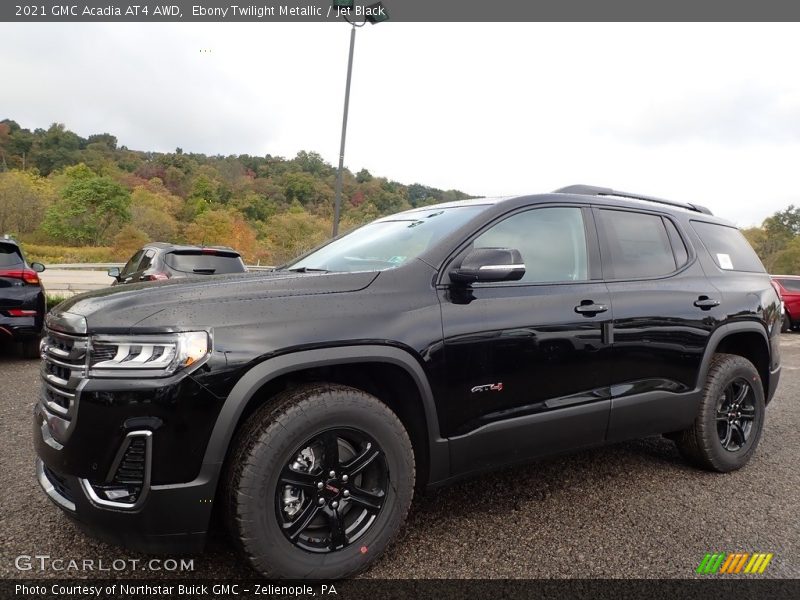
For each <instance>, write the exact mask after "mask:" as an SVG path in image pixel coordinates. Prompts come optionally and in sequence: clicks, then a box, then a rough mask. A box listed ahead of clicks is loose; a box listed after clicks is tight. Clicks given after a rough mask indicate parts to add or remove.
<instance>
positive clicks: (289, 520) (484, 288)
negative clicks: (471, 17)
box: [34, 186, 782, 578]
mask: <svg viewBox="0 0 800 600" xmlns="http://www.w3.org/2000/svg"><path fill="white" fill-rule="evenodd" d="M781 319H782V315H781V304H780V300H779V298H778V295H777V293H776V291H775V289H774V288H773V286H772V285H771V283H770V278H769V276H768V275H767V274H766V273H765V272H764V268H763V266H762V265H761V263H760V261H759V259H758V258H757V256H756V255H755V253H754V252H753V250H752V249H751V248H750V246H749V245H748V244H747V242H746V241H745V239H744V237H743V236H742V235H741V233H740V232H739V231H738V230H737V229H736V228H735V227H733V226H732V225H730V224H729V223H727V222H725V221H722V220H720V219H718V218H715V217H714V216H712V215H711V214H710V213H709V211H708V210H707V209H705V208H702V207H700V206H696V205H691V204H679V203H674V202H669V201H665V200H658V199H655V198H648V197H644V196H638V195H632V194H626V193H622V192H615V191H613V190H609V189H604V188H593V187H588V186H573V187H570V188H564V189H562V190H559V191H558V192H555V193H552V194H543V195H536V196H524V197H514V198H498V199H477V200H469V201H463V202H456V203H451V204H442V205H437V206H428V207H425V208H419V209H415V210H411V211H407V212H404V213H400V214H397V215H394V216H390V217H386V218H383V219H379V220H377V221H375V222H373V223H371V224H369V225H366V226H364V227H362V228H360V229H358V230H356V231H354V232H352V233H350V234H348V235H345V236H343V237H341V238H339V239H336V240H334V241H331V242H330V243H328V244H327V245H325V246H323V247H321V248H319V249H317V250H315V251H313V252H311V253H309V254H307V255H305V256H304V257H301V258H300V259H299V260H297V261H296V262H294V263H292V264H289V265H287V266H285V267H281V268H278V269H277V270H275V271H274V272H269V273H250V274H236V275H228V276H222V277H219V278H197V279H191V278H190V279H184V280H179V281H165V282H157V283H145V284H135V285H129V286H121V287H115V288H113V289H106V290H102V291H98V292H92V293H89V294H84V295H81V296H77V297H75V298H74V299H71V300H68V301H66V302H64V303H62V304H61V305H59V307H58V308H57V309H56V310H54V311H53V312H52V313H50V314H49V316H48V318H47V323H46V331H45V337H44V339H43V341H42V345H41V353H42V358H43V365H42V379H43V385H42V391H41V397H40V401H39V402H38V404H37V405H36V408H35V416H34V439H35V445H36V451H37V454H38V460H37V471H38V479H39V482H40V483H41V486H42V487H43V488H44V491H45V492H46V493H47V495H48V496H49V497H50V498H51V499H52V500H53V501H54V502H55V503H56V504H57V505H58V506H59V507H61V508H62V509H63V510H64V511H65V512H66V513H67V514H68V515H69V516H70V517H72V518H74V519H75V520H76V521H78V522H79V523H80V524H82V526H83V527H84V528H86V529H87V530H89V531H90V532H94V533H95V534H96V535H99V536H101V537H104V538H106V539H109V540H112V541H117V542H120V543H122V544H126V545H129V546H133V547H138V548H140V549H145V550H153V551H175V550H176V549H180V550H187V551H191V550H193V549H195V548H197V547H198V546H200V545H202V542H203V540H204V536H205V532H206V530H207V529H208V526H209V522H210V518H211V514H212V508H214V505H215V504H219V505H221V508H222V509H223V513H224V514H225V516H226V521H227V525H228V527H229V529H230V532H231V535H232V537H233V539H234V540H235V541H236V544H237V545H238V547H239V548H240V550H241V551H242V553H243V555H244V556H245V557H246V558H247V560H248V561H249V562H250V564H251V565H252V566H253V567H254V568H255V569H256V570H257V571H259V572H260V573H261V574H263V575H265V576H270V577H273V576H277V577H290V578H305V577H320V578H334V577H344V576H348V575H352V574H354V573H355V572H357V571H359V570H360V569H362V568H364V567H365V566H367V565H368V564H370V563H371V562H372V561H373V560H374V559H375V558H376V557H377V556H379V555H380V554H381V552H383V551H384V550H385V549H386V547H387V545H388V544H389V543H390V541H391V540H392V538H393V537H394V536H395V534H396V533H397V532H398V530H399V528H400V526H401V525H402V523H403V520H404V519H405V516H406V513H407V511H408V508H409V505H410V503H411V499H412V495H413V493H414V490H415V488H418V487H426V486H435V485H439V484H443V483H446V482H448V481H450V480H453V479H455V478H458V477H462V476H465V475H468V474H472V473H476V472H479V471H483V470H486V469H492V468H496V467H498V466H499V465H506V464H511V463H520V462H524V461H528V460H530V459H532V458H534V457H537V456H541V455H545V454H551V453H555V452H563V451H568V450H574V449H576V448H584V447H588V446H596V445H599V444H603V443H609V442H617V441H620V440H625V439H630V438H635V437H640V436H647V435H651V434H665V435H667V436H669V437H671V438H672V439H674V440H675V442H676V443H677V444H678V447H679V448H680V450H681V451H682V452H683V454H684V455H685V456H686V457H687V458H688V459H689V460H691V461H692V462H693V463H695V464H697V465H698V466H700V467H703V468H705V469H710V470H715V471H730V470H733V469H738V468H739V467H741V466H743V465H744V464H745V463H747V461H748V460H749V459H750V458H751V457H752V455H753V453H754V452H755V450H756V447H757V445H758V441H759V438H760V436H761V431H762V428H763V424H764V417H765V405H766V404H767V402H769V400H770V398H772V396H773V394H774V392H775V388H776V386H777V384H778V378H779V374H780V358H779V346H778V336H779V332H780V328H781Z"/></svg>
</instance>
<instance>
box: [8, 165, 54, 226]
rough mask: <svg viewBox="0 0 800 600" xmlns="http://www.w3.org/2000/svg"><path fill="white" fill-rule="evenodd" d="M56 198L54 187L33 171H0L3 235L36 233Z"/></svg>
mask: <svg viewBox="0 0 800 600" xmlns="http://www.w3.org/2000/svg"><path fill="white" fill-rule="evenodd" d="M55 198H56V194H55V190H54V189H53V185H52V184H51V183H50V182H49V181H48V180H46V179H43V178H41V177H39V176H38V175H36V174H35V173H32V172H31V171H17V170H13V171H6V172H0V234H3V233H18V234H19V233H31V232H33V231H34V230H35V229H36V228H37V227H39V225H40V224H41V222H42V218H43V217H42V216H43V214H44V212H45V211H46V210H47V207H48V206H50V204H52V203H53V201H54V200H55Z"/></svg>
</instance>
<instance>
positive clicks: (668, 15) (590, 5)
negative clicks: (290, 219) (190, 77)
mask: <svg viewBox="0 0 800 600" xmlns="http://www.w3.org/2000/svg"><path fill="white" fill-rule="evenodd" d="M348 4H351V5H352V7H351V8H342V5H345V6H346V5H348ZM341 19H348V20H350V21H351V22H353V23H356V24H360V23H363V22H367V21H369V22H375V21H378V22H379V21H383V20H386V19H388V20H390V21H398V22H515V21H540V22H541V21H596V22H608V21H694V22H696V21H714V22H719V21H797V20H800V2H787V1H786V0H760V1H758V2H755V1H753V0H670V1H668V2H666V1H663V0H383V1H382V2H380V3H377V6H376V2H375V1H374V0H365V1H363V0H362V1H359V0H355V1H354V2H348V1H347V0H241V2H236V0H234V1H231V0H205V1H198V0H165V1H163V2H143V1H142V0H123V1H120V0H91V1H84V2H74V1H70V0H57V1H54V0H31V1H28V2H25V1H21V0H17V1H15V0H3V1H2V2H0V21H4V22H14V21H17V22H36V21H41V22H60V21H65V22H69V21H72V22H143V23H144V22H146V23H158V22H260V23H264V22H271V21H276V22H325V21H332V22H333V21H337V22H338V21H340V20H341Z"/></svg>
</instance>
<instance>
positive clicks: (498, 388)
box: [471, 381, 503, 394]
mask: <svg viewBox="0 0 800 600" xmlns="http://www.w3.org/2000/svg"><path fill="white" fill-rule="evenodd" d="M471 391H472V393H473V394H476V393H478V392H502V391H503V382H502V381H500V382H498V383H487V384H485V385H476V386H475V387H474V388H472V390H471Z"/></svg>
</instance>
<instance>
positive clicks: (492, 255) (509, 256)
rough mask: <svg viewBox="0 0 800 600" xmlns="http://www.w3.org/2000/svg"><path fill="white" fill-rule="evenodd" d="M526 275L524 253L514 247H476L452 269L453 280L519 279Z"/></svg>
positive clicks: (467, 281)
mask: <svg viewBox="0 0 800 600" xmlns="http://www.w3.org/2000/svg"><path fill="white" fill-rule="evenodd" d="M524 275H525V263H523V262H522V255H521V254H520V252H519V250H516V249H514V248H476V249H475V250H473V251H472V252H470V253H469V254H467V256H466V257H464V260H463V261H462V262H461V266H460V267H458V268H456V269H452V270H451V271H450V279H451V281H454V282H458V283H475V282H481V281H519V280H520V279H522V277H523V276H524Z"/></svg>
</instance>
